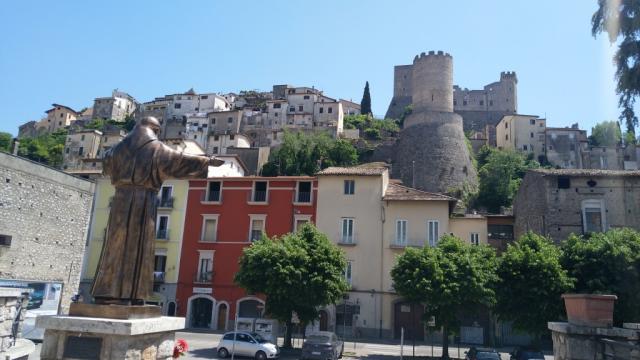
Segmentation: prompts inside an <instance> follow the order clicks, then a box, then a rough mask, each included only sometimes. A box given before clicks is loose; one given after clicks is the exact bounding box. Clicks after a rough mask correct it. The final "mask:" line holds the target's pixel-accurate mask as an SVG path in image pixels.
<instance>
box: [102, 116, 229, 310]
mask: <svg viewBox="0 0 640 360" xmlns="http://www.w3.org/2000/svg"><path fill="white" fill-rule="evenodd" d="M159 134H160V122H159V121H158V120H157V119H155V118H153V117H145V118H144V119H142V120H141V121H140V122H139V123H138V124H137V125H136V126H135V127H134V128H133V130H132V131H131V132H130V133H129V134H128V135H127V136H126V137H125V138H124V139H123V140H122V141H121V142H120V143H119V144H117V145H116V146H114V147H113V148H111V149H110V150H109V151H108V152H107V153H106V154H105V156H104V162H103V174H104V175H108V176H110V177H111V183H112V184H113V185H114V186H115V188H116V193H115V196H114V197H113V201H112V203H111V213H110V214H109V224H108V226H107V236H106V238H105V241H104V245H103V248H102V254H101V256H100V262H99V263H98V270H97V272H96V277H95V280H94V282H93V288H92V289H91V294H92V295H93V297H94V298H95V301H96V303H98V304H121V305H140V304H143V302H144V299H148V298H149V297H150V296H151V294H152V291H153V266H154V256H155V253H154V247H155V246H154V243H155V239H156V234H155V230H156V210H157V209H156V207H157V204H156V201H157V197H158V190H160V188H161V186H162V182H163V181H165V180H167V179H190V178H206V177H207V173H208V169H209V166H220V165H222V164H223V163H224V162H223V161H222V160H219V159H216V158H209V157H205V156H195V155H187V154H183V153H181V152H179V151H176V150H173V149H172V148H170V147H168V146H167V145H165V144H163V143H162V142H161V141H160V140H158V135H159Z"/></svg>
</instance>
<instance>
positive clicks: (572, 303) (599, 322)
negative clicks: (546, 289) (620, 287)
mask: <svg viewBox="0 0 640 360" xmlns="http://www.w3.org/2000/svg"><path fill="white" fill-rule="evenodd" d="M562 298H563V299H564V306H565V307H566V309H567V318H568V319H569V323H570V324H573V325H579V326H591V327H604V328H609V327H612V326H613V303H614V301H616V299H618V297H617V296H615V295H596V294H564V295H562Z"/></svg>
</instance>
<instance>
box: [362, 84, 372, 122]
mask: <svg viewBox="0 0 640 360" xmlns="http://www.w3.org/2000/svg"><path fill="white" fill-rule="evenodd" d="M360 113H361V114H363V115H369V114H371V94H370V93H369V82H368V81H367V83H366V84H365V85H364V93H363V94H362V101H361V102H360Z"/></svg>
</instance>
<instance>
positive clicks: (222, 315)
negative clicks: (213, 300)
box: [216, 304, 227, 330]
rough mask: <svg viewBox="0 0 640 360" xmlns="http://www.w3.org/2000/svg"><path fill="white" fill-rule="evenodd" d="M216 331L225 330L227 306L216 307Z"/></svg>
mask: <svg viewBox="0 0 640 360" xmlns="http://www.w3.org/2000/svg"><path fill="white" fill-rule="evenodd" d="M216 325H217V328H216V329H218V330H226V329H227V304H220V305H219V306H218V323H217V324H216Z"/></svg>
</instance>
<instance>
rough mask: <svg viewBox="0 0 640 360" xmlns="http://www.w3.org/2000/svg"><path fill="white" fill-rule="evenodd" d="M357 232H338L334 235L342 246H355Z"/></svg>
mask: <svg viewBox="0 0 640 360" xmlns="http://www.w3.org/2000/svg"><path fill="white" fill-rule="evenodd" d="M357 235H358V234H356V233H353V234H342V233H339V234H338V236H336V238H337V239H338V245H343V246H355V245H356V244H357V238H358V236H357Z"/></svg>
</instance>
